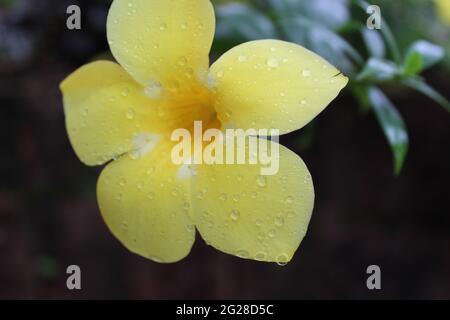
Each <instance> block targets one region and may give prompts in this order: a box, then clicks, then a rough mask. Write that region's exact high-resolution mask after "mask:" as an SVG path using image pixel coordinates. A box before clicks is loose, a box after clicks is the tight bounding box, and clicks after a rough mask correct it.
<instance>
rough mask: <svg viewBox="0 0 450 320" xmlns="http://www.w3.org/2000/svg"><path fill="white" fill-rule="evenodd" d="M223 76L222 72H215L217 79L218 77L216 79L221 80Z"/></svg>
mask: <svg viewBox="0 0 450 320" xmlns="http://www.w3.org/2000/svg"><path fill="white" fill-rule="evenodd" d="M223 75H224V72H223V70H220V71H218V72H217V77H218V78H222V77H223Z"/></svg>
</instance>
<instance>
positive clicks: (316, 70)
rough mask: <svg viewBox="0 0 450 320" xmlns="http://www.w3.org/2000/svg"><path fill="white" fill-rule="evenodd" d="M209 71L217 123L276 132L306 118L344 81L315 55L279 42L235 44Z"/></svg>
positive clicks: (296, 126) (299, 124) (294, 126)
mask: <svg viewBox="0 0 450 320" xmlns="http://www.w3.org/2000/svg"><path fill="white" fill-rule="evenodd" d="M211 73H212V76H213V77H214V78H215V82H216V83H215V86H216V92H215V96H214V99H215V108H216V111H217V112H218V117H219V119H220V120H221V121H222V123H224V124H225V125H228V126H232V127H238V128H243V129H247V128H256V129H259V128H275V129H279V130H280V133H281V134H283V133H288V132H291V131H294V130H297V129H299V128H301V127H303V126H304V125H306V124H307V123H308V122H310V121H311V120H312V119H313V118H314V117H316V116H317V115H318V114H319V113H320V112H321V111H322V110H323V109H324V108H325V107H326V106H327V105H328V104H329V103H330V102H331V101H332V100H333V99H334V98H335V97H336V96H337V95H338V93H339V92H340V91H341V89H342V88H344V87H345V86H346V84H347V82H348V79H347V78H346V77H345V76H343V75H342V74H341V73H340V72H339V70H337V69H336V68H335V67H333V66H332V65H330V64H329V63H328V62H327V61H325V60H324V59H322V58H321V57H320V56H318V55H317V54H315V53H313V52H311V51H309V50H307V49H305V48H303V47H301V46H299V45H296V44H293V43H288V42H284V41H279V40H259V41H252V42H248V43H244V44H242V45H239V46H237V47H235V48H233V49H231V50H230V51H228V52H227V53H225V54H224V55H223V56H222V57H221V58H220V59H219V60H218V61H217V62H216V63H214V64H213V66H212V67H211Z"/></svg>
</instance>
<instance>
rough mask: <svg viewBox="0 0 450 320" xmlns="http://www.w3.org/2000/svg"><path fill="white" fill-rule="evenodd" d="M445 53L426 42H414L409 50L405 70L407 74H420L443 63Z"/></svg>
mask: <svg viewBox="0 0 450 320" xmlns="http://www.w3.org/2000/svg"><path fill="white" fill-rule="evenodd" d="M444 56H445V51H444V49H442V48H441V47H440V46H438V45H435V44H432V43H430V42H428V41H425V40H419V41H416V42H414V43H413V44H412V45H411V46H410V47H409V48H408V50H407V52H406V57H405V62H404V69H405V74H410V75H411V74H418V73H420V72H421V71H423V70H426V69H428V68H430V67H432V66H434V65H435V64H436V63H438V62H439V61H441V60H442V59H443V58H444Z"/></svg>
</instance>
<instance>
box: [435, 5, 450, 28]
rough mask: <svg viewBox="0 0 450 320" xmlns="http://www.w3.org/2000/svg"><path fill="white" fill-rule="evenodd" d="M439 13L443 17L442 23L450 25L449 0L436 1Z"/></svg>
mask: <svg viewBox="0 0 450 320" xmlns="http://www.w3.org/2000/svg"><path fill="white" fill-rule="evenodd" d="M435 2H436V6H437V11H438V13H439V16H440V17H441V20H442V22H444V23H445V24H447V25H450V1H449V0H436V1H435Z"/></svg>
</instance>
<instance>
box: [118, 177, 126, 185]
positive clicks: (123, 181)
mask: <svg viewBox="0 0 450 320" xmlns="http://www.w3.org/2000/svg"><path fill="white" fill-rule="evenodd" d="M126 184H127V180H125V179H124V178H122V179H120V180H119V186H121V187H125V185H126Z"/></svg>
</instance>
